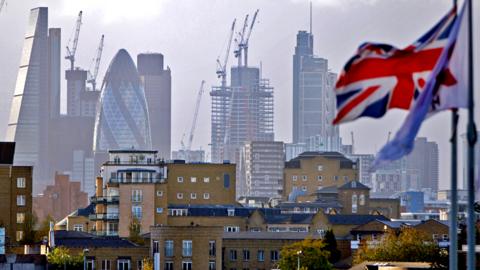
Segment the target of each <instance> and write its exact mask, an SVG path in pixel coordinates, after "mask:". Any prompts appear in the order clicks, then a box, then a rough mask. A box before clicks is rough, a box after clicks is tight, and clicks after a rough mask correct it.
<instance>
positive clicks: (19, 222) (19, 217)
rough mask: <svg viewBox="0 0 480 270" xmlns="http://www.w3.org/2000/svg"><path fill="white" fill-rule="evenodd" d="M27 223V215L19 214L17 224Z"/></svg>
mask: <svg viewBox="0 0 480 270" xmlns="http://www.w3.org/2000/svg"><path fill="white" fill-rule="evenodd" d="M23 222H25V213H17V223H18V224H22V223H23Z"/></svg>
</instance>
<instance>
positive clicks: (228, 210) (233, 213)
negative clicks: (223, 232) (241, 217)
mask: <svg viewBox="0 0 480 270" xmlns="http://www.w3.org/2000/svg"><path fill="white" fill-rule="evenodd" d="M227 214H228V216H229V217H233V216H235V208H231V209H227Z"/></svg>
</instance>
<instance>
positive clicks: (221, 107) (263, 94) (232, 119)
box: [210, 66, 274, 162]
mask: <svg viewBox="0 0 480 270" xmlns="http://www.w3.org/2000/svg"><path fill="white" fill-rule="evenodd" d="M230 74H232V75H231V84H230V87H213V88H212V91H211V92H210V95H211V96H212V134H211V136H212V161H213V162H221V161H223V160H231V161H235V162H236V161H237V160H238V155H239V150H240V148H241V147H242V146H243V144H244V143H245V142H247V141H273V139H274V132H273V87H271V86H270V81H269V80H268V79H264V78H261V74H260V69H259V68H256V67H247V66H237V67H232V68H231V72H230Z"/></svg>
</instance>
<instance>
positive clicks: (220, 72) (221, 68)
mask: <svg viewBox="0 0 480 270" xmlns="http://www.w3.org/2000/svg"><path fill="white" fill-rule="evenodd" d="M235 22H236V19H234V20H233V23H232V28H231V29H230V36H229V38H228V43H227V52H226V53H225V59H224V61H223V63H221V62H220V59H218V58H217V64H218V69H217V76H218V78H221V79H222V89H223V90H225V88H226V87H227V63H228V56H229V55H230V48H231V45H232V38H233V33H234V32H235Z"/></svg>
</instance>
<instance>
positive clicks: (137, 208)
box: [132, 205, 142, 219]
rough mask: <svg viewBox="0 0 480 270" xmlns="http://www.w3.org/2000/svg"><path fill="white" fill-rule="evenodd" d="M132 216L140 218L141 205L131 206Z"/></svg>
mask: <svg viewBox="0 0 480 270" xmlns="http://www.w3.org/2000/svg"><path fill="white" fill-rule="evenodd" d="M132 217H134V218H136V219H142V207H141V206H138V205H134V206H132Z"/></svg>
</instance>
